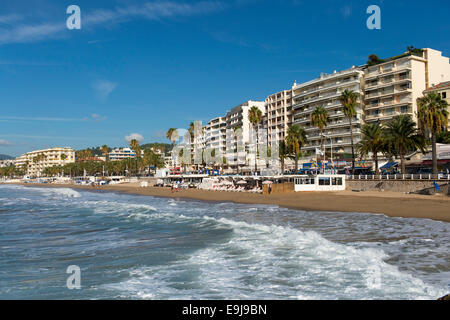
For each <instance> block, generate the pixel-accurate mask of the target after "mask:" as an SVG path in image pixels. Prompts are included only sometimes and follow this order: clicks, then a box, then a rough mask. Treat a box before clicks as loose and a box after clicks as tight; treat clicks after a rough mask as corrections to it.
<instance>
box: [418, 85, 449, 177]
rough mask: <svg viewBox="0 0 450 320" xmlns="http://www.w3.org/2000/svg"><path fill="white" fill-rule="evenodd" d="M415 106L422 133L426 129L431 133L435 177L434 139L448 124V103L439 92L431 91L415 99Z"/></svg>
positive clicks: (435, 152)
mask: <svg viewBox="0 0 450 320" xmlns="http://www.w3.org/2000/svg"><path fill="white" fill-rule="evenodd" d="M417 107H418V113H417V117H418V119H419V124H420V126H421V127H422V128H423V129H425V130H423V131H424V134H425V132H426V131H427V130H428V132H430V133H431V148H432V158H433V175H434V176H435V177H436V176H437V174H438V166H437V160H438V159H437V148H436V141H437V136H438V135H439V134H440V133H441V132H442V131H446V130H445V129H446V128H447V125H448V111H447V108H448V103H447V101H445V100H444V99H442V98H441V96H440V94H439V93H436V92H431V93H429V94H427V95H425V96H424V97H422V98H418V99H417Z"/></svg>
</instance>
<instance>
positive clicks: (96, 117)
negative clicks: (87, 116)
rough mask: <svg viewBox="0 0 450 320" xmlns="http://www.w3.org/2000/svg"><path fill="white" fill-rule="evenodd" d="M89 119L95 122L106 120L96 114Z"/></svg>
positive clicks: (104, 117)
mask: <svg viewBox="0 0 450 320" xmlns="http://www.w3.org/2000/svg"><path fill="white" fill-rule="evenodd" d="M91 118H92V119H93V120H95V121H103V120H106V116H101V115H99V114H97V113H93V114H92V116H91Z"/></svg>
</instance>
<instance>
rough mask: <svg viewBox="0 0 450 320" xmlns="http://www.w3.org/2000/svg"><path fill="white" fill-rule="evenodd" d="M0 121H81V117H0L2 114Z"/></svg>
mask: <svg viewBox="0 0 450 320" xmlns="http://www.w3.org/2000/svg"><path fill="white" fill-rule="evenodd" d="M0 121H4V122H10V121H57V122H72V121H82V119H71V118H52V117H2V116H0Z"/></svg>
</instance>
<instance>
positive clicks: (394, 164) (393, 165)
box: [380, 162, 398, 169]
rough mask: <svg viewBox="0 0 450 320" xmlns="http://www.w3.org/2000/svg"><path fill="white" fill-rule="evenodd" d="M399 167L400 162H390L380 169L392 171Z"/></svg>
mask: <svg viewBox="0 0 450 320" xmlns="http://www.w3.org/2000/svg"><path fill="white" fill-rule="evenodd" d="M397 166H398V162H388V163H386V164H385V165H384V166H382V167H381V168H380V169H391V168H394V167H397Z"/></svg>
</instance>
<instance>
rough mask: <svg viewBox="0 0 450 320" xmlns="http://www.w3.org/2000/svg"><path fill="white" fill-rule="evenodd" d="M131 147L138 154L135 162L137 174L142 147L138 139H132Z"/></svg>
mask: <svg viewBox="0 0 450 320" xmlns="http://www.w3.org/2000/svg"><path fill="white" fill-rule="evenodd" d="M130 148H131V149H132V150H133V151H134V153H135V154H136V156H135V157H134V160H135V161H134V163H135V169H136V170H135V173H136V174H137V173H138V172H137V171H138V162H139V159H140V158H141V148H140V146H139V141H137V140H136V139H131V141H130Z"/></svg>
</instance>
